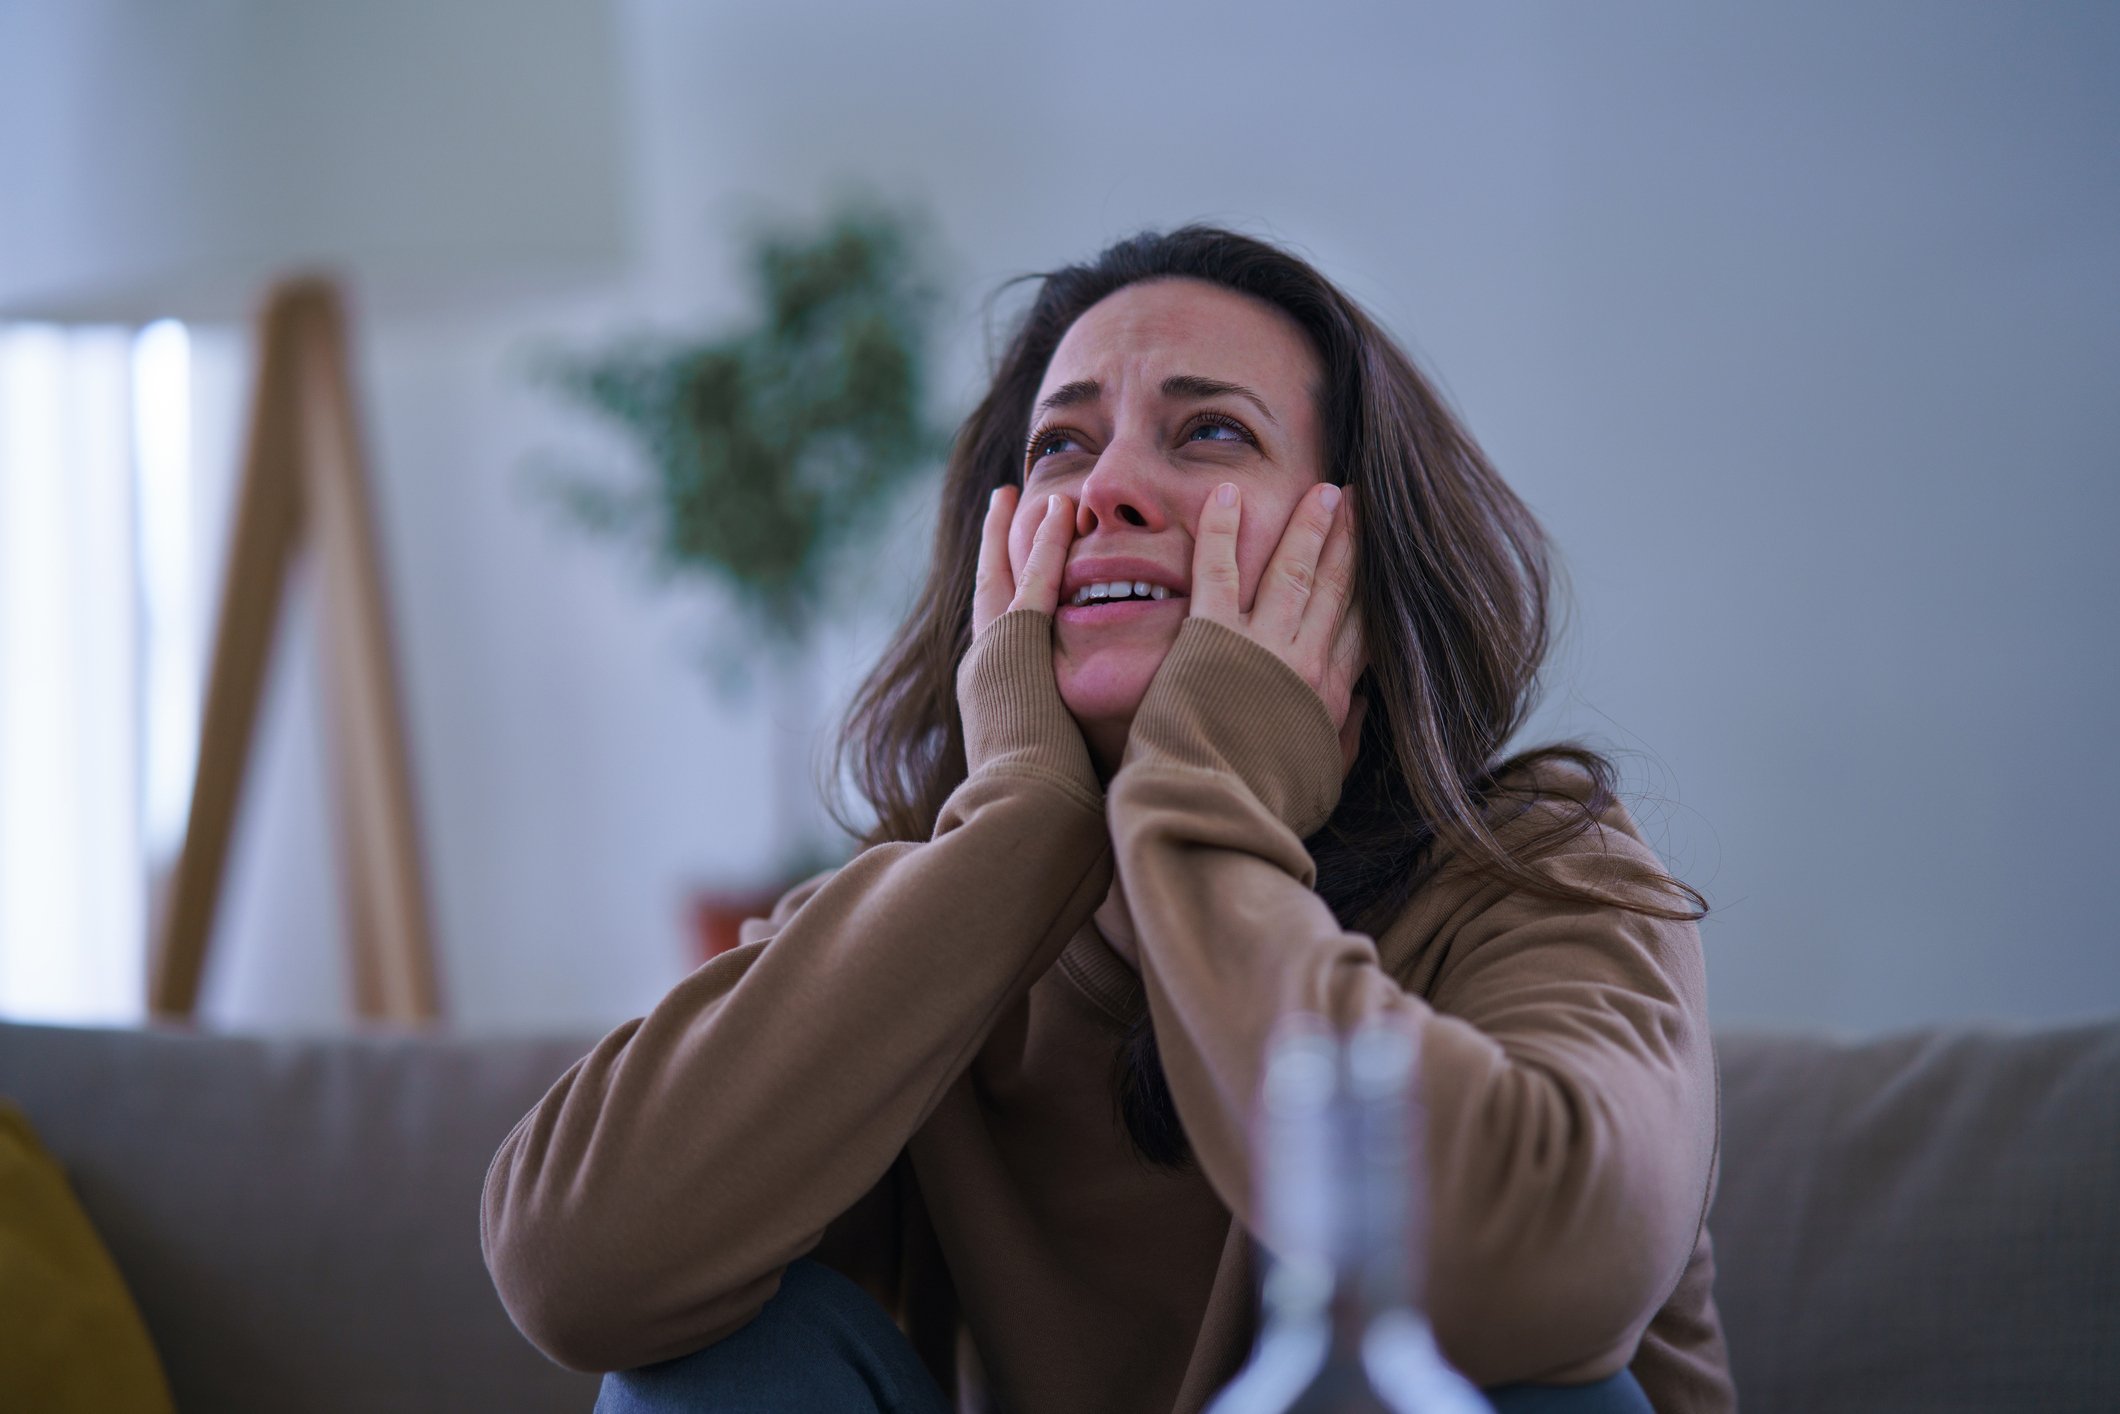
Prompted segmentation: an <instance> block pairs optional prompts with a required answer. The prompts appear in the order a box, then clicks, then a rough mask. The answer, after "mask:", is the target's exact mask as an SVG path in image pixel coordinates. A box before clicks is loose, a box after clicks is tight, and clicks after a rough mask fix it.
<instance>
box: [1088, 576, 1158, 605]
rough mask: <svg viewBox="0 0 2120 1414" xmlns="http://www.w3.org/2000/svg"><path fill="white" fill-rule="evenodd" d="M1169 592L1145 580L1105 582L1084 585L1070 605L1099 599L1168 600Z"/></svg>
mask: <svg viewBox="0 0 2120 1414" xmlns="http://www.w3.org/2000/svg"><path fill="white" fill-rule="evenodd" d="M1170 594H1171V592H1170V590H1168V589H1166V588H1164V587H1163V586H1162V585H1160V584H1150V583H1149V582H1148V581H1147V580H1145V579H1135V580H1125V579H1113V580H1106V581H1104V582H1103V583H1101V584H1085V585H1083V586H1082V587H1081V588H1080V589H1078V590H1076V591H1075V596H1074V598H1072V599H1070V600H1068V602H1069V603H1070V604H1092V603H1095V602H1096V601H1098V600H1100V599H1125V598H1129V597H1132V598H1137V599H1168V598H1170Z"/></svg>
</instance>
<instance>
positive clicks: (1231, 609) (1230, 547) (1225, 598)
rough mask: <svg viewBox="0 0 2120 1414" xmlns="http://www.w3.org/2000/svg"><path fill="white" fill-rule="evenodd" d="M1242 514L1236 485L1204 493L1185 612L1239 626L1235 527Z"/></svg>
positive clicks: (1194, 541) (1242, 506)
mask: <svg viewBox="0 0 2120 1414" xmlns="http://www.w3.org/2000/svg"><path fill="white" fill-rule="evenodd" d="M1243 515H1244V499H1243V497H1242V495H1241V494H1240V493H1239V492H1238V490H1237V486H1236V483H1235V482H1233V481H1225V482H1223V483H1222V484H1221V485H1220V486H1217V487H1216V488H1215V489H1214V490H1212V491H1210V492H1208V493H1207V500H1206V502H1205V503H1204V504H1203V505H1202V506H1201V507H1200V521H1199V528H1198V529H1197V530H1195V531H1194V532H1193V572H1192V604H1191V605H1190V606H1189V607H1188V608H1187V609H1186V613H1187V614H1188V615H1191V616H1193V617H1196V618H1203V619H1213V620H1215V621H1216V622H1217V623H1224V624H1228V625H1229V626H1230V627H1231V628H1236V627H1238V626H1239V623H1240V620H1239V618H1238V613H1239V610H1238V608H1237V526H1238V525H1239V524H1240V523H1241V522H1242V520H1243Z"/></svg>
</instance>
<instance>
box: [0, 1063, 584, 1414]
mask: <svg viewBox="0 0 2120 1414" xmlns="http://www.w3.org/2000/svg"><path fill="white" fill-rule="evenodd" d="M594 1043H595V1038H594V1037H586V1038H582V1039H580V1040H578V1041H576V1040H563V1041H550V1040H544V1041H520V1040H484V1041H466V1040H455V1039H434V1038H419V1037H407V1036H402V1035H395V1036H394V1035H369V1036H350V1037H339V1038H332V1039H326V1040H310V1039H296V1038H285V1039H258V1038H235V1037H220V1036H201V1035H196V1034H191V1033H188V1032H180V1031H174V1030H144V1031H132V1030H116V1029H108V1030H107V1029H99V1028H69V1027H49V1026H26V1025H10V1024H0V1094H6V1095H10V1096H12V1097H13V1098H14V1099H15V1100H17V1101H18V1102H19V1103H20V1104H21V1105H22V1107H23V1108H24V1110H26V1111H27V1113H28V1114H29V1116H30V1118H31V1119H32V1121H33V1122H34V1123H35V1124H36V1126H37V1129H38V1131H39V1133H40V1134H41V1135H42V1136H43V1137H44V1139H45V1141H46V1143H47V1144H48V1145H49V1147H50V1149H51V1151H52V1152H53V1153H54V1154H55V1155H56V1156H57V1157H58V1158H59V1160H60V1161H61V1162H62V1163H63V1164H65V1165H66V1167H67V1169H68V1170H69V1172H70V1173H71V1175H72V1177H73V1180H74V1185H75V1189H76V1191H77V1193H78V1194H79V1196H80V1199H81V1203H82V1206H83V1207H84V1208H85V1209H86V1210H87V1212H88V1214H89V1216H90V1218H91V1220H92V1221H93V1222H94V1223H95V1225H96V1228H97V1231H98V1232H100V1233H101V1234H102V1236H103V1239H104V1241H105V1243H106V1244H107V1245H108V1247H109V1249H110V1252H111V1255H112V1257H113V1258H114V1259H115V1260H116V1262H117V1265H118V1268H119V1270H120V1271H121V1272H123V1274H124V1276H125V1280H126V1282H127V1284H128V1285H129V1286H130V1287H131V1288H132V1291H133V1294H134V1296H135V1297H136V1298H137V1300H138V1302H139V1306H140V1311H141V1314H142V1316H143V1317H144V1318H145V1320H146V1322H147V1326H148V1329H149V1330H150V1331H151V1332H152V1333H153V1335H154V1338H155V1342H156V1345H157V1346H158V1348H159V1349H160V1351H161V1354H162V1357H163V1363H164V1367H165V1369H166V1370H167V1372H168V1375H169V1382H170V1387H171V1390H172V1391H173V1393H174V1395H175V1397H176V1402H177V1407H178V1409H180V1410H213V1411H229V1412H230V1414H240V1411H246V1410H259V1411H265V1410H271V1411H274V1412H275V1414H280V1411H285V1410H289V1409H301V1410H305V1411H324V1412H326V1414H328V1412H329V1411H338V1410H345V1411H349V1414H350V1412H351V1411H362V1412H363V1414H368V1411H374V1410H379V1409H388V1410H405V1411H420V1410H435V1411H444V1410H448V1411H456V1410H465V1409H507V1410H511V1411H513V1410H526V1411H539V1410H551V1411H554V1414H560V1411H565V1412H566V1414H580V1411H582V1410H585V1409H587V1408H588V1407H589V1406H590V1405H591V1404H592V1403H593V1402H594V1401H595V1397H596V1385H597V1382H596V1380H595V1379H594V1378H593V1377H589V1376H584V1375H579V1374H574V1373H571V1372H569V1371H566V1370H562V1369H560V1368H559V1367H558V1366H556V1365H553V1364H551V1363H550V1362H548V1361H547V1360H546V1359H545V1358H544V1356H542V1355H540V1354H539V1353H538V1352H537V1350H536V1349H535V1348H534V1347H533V1346H531V1345H530V1344H529V1342H527V1341H526V1340H524V1339H523V1337H522V1336H521V1334H519V1333H518V1332H517V1331H516V1329H515V1327H514V1326H513V1324H511V1323H510V1321H509V1319H508V1315H507V1312H506V1311H505V1310H504V1309H503V1308H502V1306H501V1304H500V1300H499V1298H498V1297H497V1296H496V1295H495V1294H494V1290H493V1286H492V1283H491V1281H490V1280H489V1279H488V1277H487V1275H486V1268H485V1262H484V1259H483V1258H482V1256H481V1255H480V1252H479V1224H478V1211H479V1190H480V1187H481V1185H482V1184H483V1182H484V1179H485V1173H486V1166H487V1164H488V1163H489V1162H490V1161H491V1160H492V1158H493V1154H494V1151H495V1150H496V1149H498V1148H499V1147H500V1142H501V1140H502V1139H504V1138H505V1137H506V1136H507V1134H508V1131H509V1130H510V1129H511V1128H512V1127H513V1126H514V1125H515V1123H516V1121H517V1120H519V1119H521V1118H522V1116H523V1115H524V1114H525V1113H526V1112H528V1110H529V1109H530V1107H531V1106H532V1105H534V1104H535V1103H536V1102H537V1099H538V1097H539V1096H540V1095H542V1094H543V1093H544V1091H545V1090H546V1089H547V1088H548V1087H549V1086H550V1085H551V1084H552V1082H553V1081H554V1080H556V1079H558V1078H559V1076H560V1074H561V1072H563V1071H564V1070H565V1069H566V1068H567V1066H569V1065H570V1064H572V1063H573V1062H574V1061H575V1060H577V1059H578V1058H580V1057H581V1056H582V1055H585V1054H587V1052H588V1050H589V1048H590V1047H591V1046H592V1045H594Z"/></svg>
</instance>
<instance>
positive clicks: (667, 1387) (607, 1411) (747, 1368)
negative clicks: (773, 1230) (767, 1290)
mask: <svg viewBox="0 0 2120 1414" xmlns="http://www.w3.org/2000/svg"><path fill="white" fill-rule="evenodd" d="M877 1321H880V1322H882V1323H883V1324H884V1325H886V1326H888V1325H889V1324H890V1318H889V1317H888V1316H886V1315H884V1313H883V1311H882V1309H881V1308H880V1307H878V1306H877V1305H876V1304H875V1302H874V1301H872V1300H870V1299H869V1296H868V1294H867V1293H866V1292H864V1291H863V1290H862V1289H861V1288H860V1287H859V1286H856V1285H855V1284H854V1283H853V1282H851V1281H849V1280H848V1279H847V1278H846V1277H844V1276H842V1275H840V1274H839V1273H838V1272H835V1271H833V1270H832V1269H831V1268H829V1267H826V1266H824V1265H822V1264H820V1263H817V1262H812V1261H809V1260H807V1259H801V1260H797V1261H795V1262H792V1263H790V1264H789V1266H788V1269H787V1271H786V1272H785V1273H783V1274H782V1276H781V1279H780V1288H779V1290H778V1291H776V1292H775V1293H774V1295H773V1298H772V1300H770V1301H768V1302H766V1304H765V1306H764V1308H763V1309H761V1310H760V1311H759V1313H758V1315H757V1316H756V1317H754V1318H753V1319H752V1320H751V1321H750V1322H749V1323H748V1324H746V1325H744V1326H743V1327H742V1328H741V1329H739V1330H736V1331H734V1332H732V1333H731V1334H730V1335H728V1336H727V1337H725V1338H724V1339H722V1340H719V1341H716V1342H715V1343H714V1344H712V1345H710V1346H707V1347H706V1348H705V1349H702V1350H695V1351H693V1352H692V1353H691V1354H689V1355H680V1356H678V1357H676V1358H675V1359H671V1360H664V1361H660V1362H658V1363H656V1364H653V1365H643V1366H640V1367H639V1368H637V1369H632V1370H619V1371H615V1372H613V1373H612V1374H609V1375H606V1376H604V1380H603V1385H602V1387H601V1389H600V1391H599V1393H598V1396H597V1401H596V1408H595V1410H594V1414H701V1411H707V1410H714V1409H725V1408H741V1409H757V1410H781V1409H785V1410H788V1411H791V1414H793V1411H807V1410H820V1409H832V1410H839V1409H846V1410H864V1409H874V1408H875V1404H874V1401H873V1398H872V1397H870V1393H869V1383H868V1381H867V1380H865V1379H864V1378H863V1375H862V1371H861V1369H860V1364H861V1355H860V1352H858V1351H850V1349H849V1348H848V1345H847V1343H846V1342H845V1341H843V1340H840V1339H837V1338H835V1333H837V1332H840V1331H844V1330H847V1329H849V1328H852V1327H855V1326H857V1325H865V1324H871V1323H873V1322H877ZM894 1333H895V1332H894Z"/></svg>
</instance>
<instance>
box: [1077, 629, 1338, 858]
mask: <svg viewBox="0 0 2120 1414" xmlns="http://www.w3.org/2000/svg"><path fill="white" fill-rule="evenodd" d="M1162 763H1169V764H1172V765H1178V766H1185V767H1191V768H1193V769H1195V770H1210V771H1228V772H1231V773H1233V774H1235V775H1236V776H1237V777H1239V778H1240V779H1241V780H1242V781H1243V782H1244V784H1245V785H1246V786H1248V787H1249V788H1250V789H1251V792H1252V794H1254V795H1255V796H1257V797H1258V798H1259V801H1260V803H1261V804H1263V805H1265V806H1266V807H1267V808H1268V809H1269V810H1271V811H1273V812H1274V814H1276V815H1278V816H1279V817H1280V818H1281V820H1282V822H1283V823H1284V824H1286V825H1287V826H1288V827H1289V829H1291V830H1293V831H1295V833H1296V836H1297V838H1299V839H1300V838H1304V837H1307V836H1308V835H1310V833H1311V832H1312V831H1314V830H1316V829H1317V828H1318V827H1319V826H1320V825H1322V824H1324V823H1325V822H1326V820H1328V819H1329V818H1331V816H1332V812H1333V807H1335V806H1337V805H1338V804H1339V803H1340V779H1341V761H1340V733H1339V730H1338V729H1337V728H1336V727H1334V726H1333V724H1332V713H1331V712H1330V711H1329V710H1327V708H1326V706H1325V699H1324V698H1322V697H1320V696H1318V694H1317V690H1316V689H1315V688H1313V687H1312V686H1311V685H1310V684H1309V683H1307V682H1305V681H1304V680H1303V676H1302V674H1300V673H1298V672H1297V671H1296V670H1295V669H1294V668H1292V667H1290V666H1289V665H1288V664H1287V663H1284V662H1282V661H1281V659H1279V658H1278V657H1276V656H1274V654H1273V653H1272V652H1270V651H1269V650H1268V649H1266V648H1264V647H1262V646H1260V645H1259V644H1257V643H1254V642H1253V641H1252V640H1251V639H1249V638H1246V637H1245V636H1244V635H1243V634H1241V633H1238V632H1237V631H1236V630H1235V629H1232V628H1229V627H1227V626H1225V625H1223V624H1219V623H1216V622H1215V621H1214V620H1213V619H1201V618H1188V619H1187V620H1186V621H1185V623H1184V624H1183V626H1181V627H1180V628H1179V630H1178V637H1177V641H1176V642H1175V643H1173V644H1172V645H1171V649H1170V653H1169V655H1168V656H1167V657H1165V658H1164V660H1163V665H1162V666H1161V667H1160V668H1158V669H1157V670H1156V677H1155V681H1154V682H1152V683H1150V684H1149V688H1148V692H1147V694H1146V695H1145V696H1144V697H1143V698H1142V699H1141V708H1140V710H1139V711H1138V712H1136V713H1135V714H1134V721H1133V726H1132V729H1131V730H1130V731H1129V732H1128V734H1127V739H1126V756H1125V758H1124V760H1122V761H1121V763H1120V767H1119V769H1120V772H1121V773H1122V774H1124V773H1125V772H1126V771H1127V770H1129V769H1131V768H1133V767H1134V766H1136V765H1138V766H1141V767H1144V768H1151V769H1152V768H1153V767H1154V766H1155V765H1157V764H1162ZM1114 784H1116V782H1115V783H1114Z"/></svg>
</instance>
